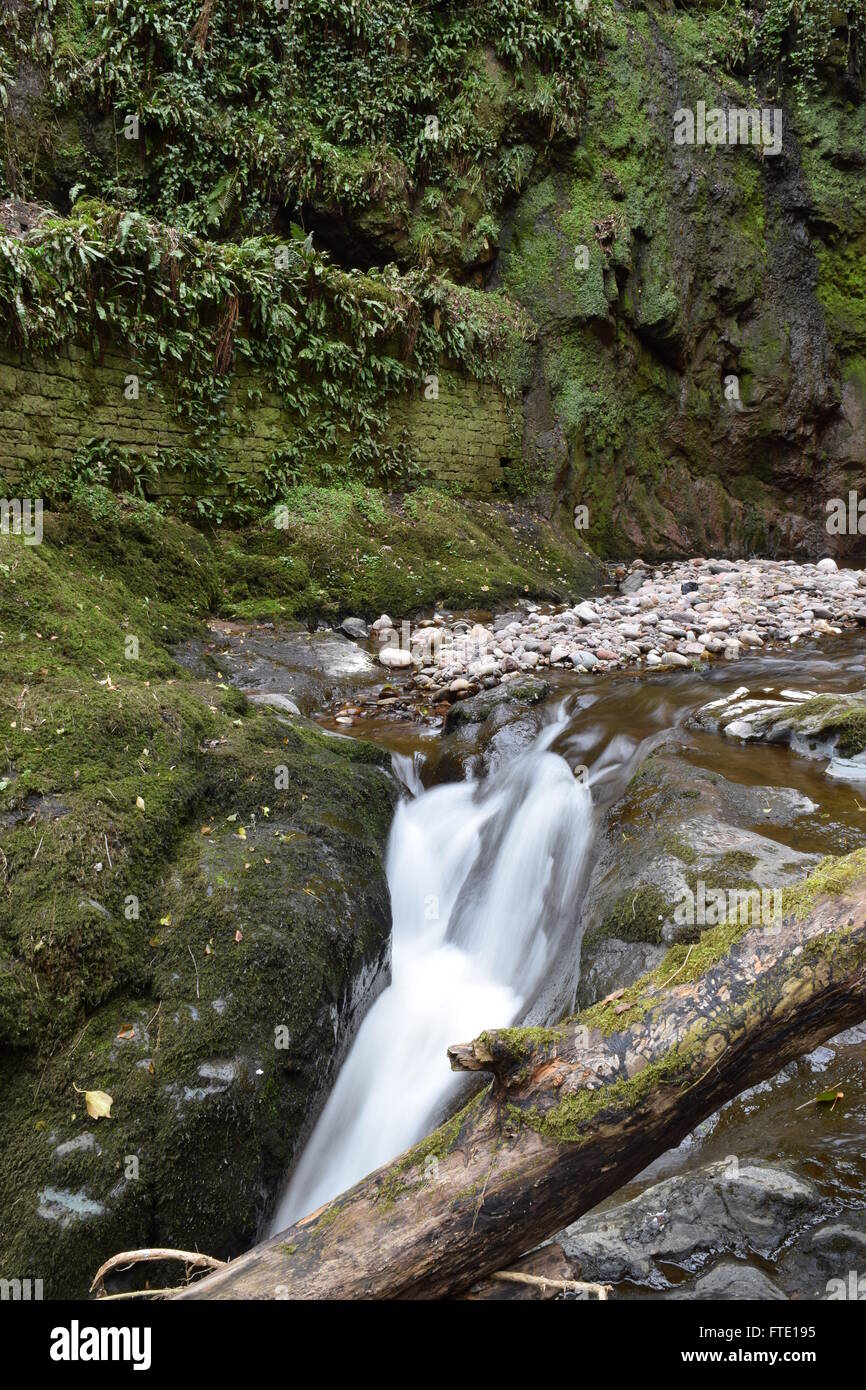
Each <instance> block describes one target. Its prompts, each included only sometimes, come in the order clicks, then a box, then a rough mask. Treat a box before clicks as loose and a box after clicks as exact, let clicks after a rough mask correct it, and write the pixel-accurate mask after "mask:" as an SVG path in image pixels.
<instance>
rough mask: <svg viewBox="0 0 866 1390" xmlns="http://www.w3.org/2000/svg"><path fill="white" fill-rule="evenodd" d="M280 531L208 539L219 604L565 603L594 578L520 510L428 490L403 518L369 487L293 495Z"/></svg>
mask: <svg viewBox="0 0 866 1390" xmlns="http://www.w3.org/2000/svg"><path fill="white" fill-rule="evenodd" d="M285 505H286V507H287V516H286V518H285V519H286V521H287V525H286V526H284V527H281V528H278V527H275V526H264V525H263V526H260V527H258V528H249V529H247V530H246V531H245V532H244V533H242V534H236V535H233V536H225V537H223V538H222V539H221V540H220V541H219V543H218V544H219V559H220V566H221V571H222V575H223V581H224V582H223V593H222V598H221V602H220V607H221V609H222V611H223V612H226V613H232V614H236V615H238V616H241V617H248V618H249V617H257V618H259V617H269V618H274V617H284V618H306V619H311V618H318V617H324V618H330V619H334V618H339V617H342V616H343V615H344V614H345V613H347V612H350V613H356V614H359V615H362V616H365V617H370V618H377V617H378V616H379V614H380V613H382V612H390V613H391V615H392V616H393V617H397V616H398V615H399V616H403V615H409V614H411V613H413V612H416V611H418V610H419V609H423V608H427V607H431V606H433V605H435V604H442V605H444V606H446V607H484V608H492V607H494V606H495V605H497V604H501V603H505V602H507V601H508V600H509V599H513V598H514V597H516V596H518V595H522V596H525V595H526V594H529V593H531V594H534V595H535V596H536V597H547V598H555V599H560V600H564V599H566V598H567V597H571V596H573V595H574V594H576V593H587V592H590V591H591V589H592V587H593V586H594V585H596V584H597V583H598V580H599V575H600V570H599V566H598V564H597V562H596V561H595V559H594V557H592V556H591V555H590V554H588V553H587V551H586V550H585V548H584V547H583V546H581V545H580V544H579V543H578V542H577V541H576V540H574V539H573V538H572V537H571V536H567V537H562V536H560V535H559V533H558V532H557V531H556V530H555V529H554V528H553V527H552V526H551V525H550V524H549V523H547V522H545V521H543V520H541V519H540V518H539V517H537V516H535V515H533V514H532V513H530V512H529V511H528V510H527V509H525V508H521V507H516V506H511V505H507V504H498V505H497V504H493V503H483V502H470V501H460V500H458V499H456V498H454V497H450V496H448V495H446V494H445V493H443V492H441V491H437V490H435V489H432V488H424V489H419V490H418V491H416V492H415V493H414V494H413V504H412V507H411V509H410V510H408V511H407V509H406V508H405V507H404V506H403V505H402V504H401V503H400V501H399V499H396V498H387V497H383V495H382V494H381V493H377V492H376V491H375V490H373V489H367V488H359V487H357V486H355V487H352V488H312V487H303V488H298V489H296V490H294V491H293V492H291V493H289V494H287V495H286V499H285Z"/></svg>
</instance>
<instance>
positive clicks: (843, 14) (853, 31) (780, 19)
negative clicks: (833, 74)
mask: <svg viewBox="0 0 866 1390" xmlns="http://www.w3.org/2000/svg"><path fill="white" fill-rule="evenodd" d="M730 8H731V7H727V9H726V15H725V17H726V20H727V22H728V23H729V24H730V49H729V59H730V62H731V64H732V66H733V67H734V68H735V69H754V68H756V67H760V68H761V69H762V70H765V71H769V72H772V73H775V75H776V84H777V90H778V88H779V86H780V84H781V82H782V80H783V78H788V79H790V81H791V82H792V83H793V89H794V91H795V93H796V94H797V95H798V97H799V98H800V99H801V100H805V99H808V98H809V97H811V96H812V95H813V94H814V91H815V89H816V87H817V86H818V85H819V82H820V76H821V71H822V69H824V68H825V67H826V66H827V64H828V63H835V64H836V65H839V64H841V63H844V62H846V61H847V58H848V55H849V53H850V49H851V45H852V44H853V43H859V44H861V45H862V44H866V0H841V2H840V3H836V0H798V3H796V4H795V3H792V0H763V3H760V4H758V5H755V4H753V3H751V0H735V3H734V4H733V7H732V8H733V14H732V15H731V14H730V12H729V11H730Z"/></svg>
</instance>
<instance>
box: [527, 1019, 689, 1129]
mask: <svg viewBox="0 0 866 1390" xmlns="http://www.w3.org/2000/svg"><path fill="white" fill-rule="evenodd" d="M699 1035H700V1029H698V1030H697V1037H696V1038H695V1039H694V1040H691V1039H690V1038H689V1037H686V1038H684V1039H683V1040H682V1042H680V1043H679V1044H678V1045H677V1046H676V1047H674V1048H672V1049H671V1051H670V1052H669V1053H667V1055H666V1056H665V1057H664V1058H663V1059H662V1060H661V1061H659V1062H655V1063H651V1064H650V1065H649V1066H646V1067H644V1069H643V1070H642V1071H639V1072H638V1073H637V1074H636V1075H635V1076H633V1077H630V1078H629V1079H628V1080H621V1081H615V1082H614V1083H613V1084H612V1085H611V1086H602V1087H600V1088H599V1089H598V1090H594V1091H590V1090H583V1091H578V1092H574V1093H572V1094H571V1095H568V1096H566V1097H564V1099H563V1100H561V1101H560V1102H559V1103H558V1104H557V1105H553V1106H551V1107H550V1108H549V1109H547V1110H545V1111H544V1112H539V1111H538V1109H537V1108H534V1107H533V1108H527V1109H521V1108H519V1107H517V1106H515V1105H509V1106H508V1113H509V1116H510V1117H511V1119H512V1120H513V1121H514V1122H515V1123H516V1124H518V1125H525V1126H528V1127H529V1128H530V1129H534V1130H535V1131H536V1132H537V1133H538V1134H541V1135H543V1136H544V1138H545V1139H551V1140H554V1141H555V1142H557V1143H560V1144H581V1143H586V1142H588V1141H589V1140H590V1139H592V1137H593V1135H594V1134H597V1132H598V1126H599V1125H600V1124H603V1123H604V1121H605V1119H607V1118H608V1117H610V1118H611V1119H612V1118H614V1117H615V1116H616V1115H617V1114H618V1113H622V1112H628V1111H632V1110H634V1109H635V1108H636V1107H637V1106H639V1105H640V1103H641V1102H642V1101H643V1100H644V1099H645V1098H646V1097H647V1096H648V1095H650V1094H651V1093H652V1092H653V1091H655V1090H656V1089H657V1088H658V1087H659V1086H660V1085H676V1084H677V1082H678V1081H679V1080H680V1079H681V1077H682V1076H683V1075H684V1074H685V1073H686V1071H687V1068H688V1058H689V1051H690V1049H691V1048H692V1047H694V1046H696V1045H697V1043H698V1040H699Z"/></svg>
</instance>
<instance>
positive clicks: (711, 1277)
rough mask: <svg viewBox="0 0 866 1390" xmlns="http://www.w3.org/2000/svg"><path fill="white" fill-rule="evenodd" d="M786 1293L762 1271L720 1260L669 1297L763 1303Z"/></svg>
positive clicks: (777, 1299) (782, 1297) (776, 1299)
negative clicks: (743, 1300)
mask: <svg viewBox="0 0 866 1390" xmlns="http://www.w3.org/2000/svg"><path fill="white" fill-rule="evenodd" d="M787 1297H788V1296H787V1294H786V1293H783V1291H782V1290H781V1289H780V1288H779V1286H778V1284H774V1283H773V1281H772V1279H770V1278H769V1277H768V1276H767V1275H766V1274H765V1273H764V1271H763V1270H761V1269H756V1268H755V1266H754V1265H751V1264H742V1263H741V1262H740V1261H738V1260H721V1261H720V1263H719V1264H717V1265H714V1266H713V1268H712V1269H711V1270H708V1271H707V1273H706V1274H702V1275H701V1276H700V1278H698V1279H696V1280H695V1282H694V1283H693V1284H689V1285H688V1286H687V1287H682V1288H678V1289H675V1290H674V1292H673V1293H671V1294H668V1298H670V1299H689V1300H691V1299H693V1298H696V1299H704V1298H713V1299H716V1298H717V1299H721V1300H729V1299H730V1300H741V1299H744V1298H745V1299H757V1300H761V1301H764V1302H779V1301H780V1300H785V1301H786V1300H787Z"/></svg>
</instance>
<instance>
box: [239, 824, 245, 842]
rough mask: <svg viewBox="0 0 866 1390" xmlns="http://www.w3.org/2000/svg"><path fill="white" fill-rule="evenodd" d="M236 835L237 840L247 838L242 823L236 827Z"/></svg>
mask: <svg viewBox="0 0 866 1390" xmlns="http://www.w3.org/2000/svg"><path fill="white" fill-rule="evenodd" d="M237 837H238V839H239V840H245V839H246V838H247V832H246V831H245V830H244V828H243V826H242V825H241V826H239V827H238V830H237Z"/></svg>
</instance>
